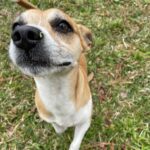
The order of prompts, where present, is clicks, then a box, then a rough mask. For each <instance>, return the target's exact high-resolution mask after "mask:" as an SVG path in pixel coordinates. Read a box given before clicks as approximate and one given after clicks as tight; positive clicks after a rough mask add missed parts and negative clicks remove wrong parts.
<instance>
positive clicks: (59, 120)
mask: <svg viewBox="0 0 150 150" xmlns="http://www.w3.org/2000/svg"><path fill="white" fill-rule="evenodd" d="M91 46H92V33H91V31H90V30H89V29H88V28H86V27H85V26H83V25H80V24H77V23H76V22H75V21H74V20H73V19H72V18H71V17H70V16H68V15H67V14H65V13H64V12H63V11H61V10H59V9H49V10H45V11H42V10H39V9H30V10H26V11H25V12H23V13H21V14H20V15H19V16H18V17H17V18H16V19H15V21H14V23H13V26H12V35H11V41H10V47H9V57H10V59H11V61H12V62H13V64H14V65H15V66H16V67H17V68H19V69H20V70H21V72H22V73H23V74H25V75H28V76H31V77H33V78H34V81H35V84H36V92H35V104H36V107H37V110H38V113H39V116H40V117H41V118H42V119H43V120H45V121H46V122H48V123H51V124H52V126H53V127H54V129H55V131H56V133H59V134H60V133H63V132H64V131H65V130H66V129H67V128H68V127H72V126H74V127H75V133H74V137H73V141H72V143H71V145H70V147H69V150H79V148H80V145H81V142H82V139H83V137H84V135H85V133H86V132H87V130H88V128H89V127H90V123H91V115H92V97H91V91H90V88H89V83H88V75H87V65H86V58H85V51H86V50H89V49H90V48H91Z"/></svg>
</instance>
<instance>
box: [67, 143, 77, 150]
mask: <svg viewBox="0 0 150 150" xmlns="http://www.w3.org/2000/svg"><path fill="white" fill-rule="evenodd" d="M69 150H79V146H78V145H75V144H73V143H72V144H71V145H70V147H69Z"/></svg>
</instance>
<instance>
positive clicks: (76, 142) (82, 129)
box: [69, 120, 90, 150]
mask: <svg viewBox="0 0 150 150" xmlns="http://www.w3.org/2000/svg"><path fill="white" fill-rule="evenodd" d="M89 127H90V121H89V120H88V121H87V122H84V123H82V124H78V125H77V126H76V127H75V133H74V138H73V141H72V143H71V145H70V148H69V150H79V148H80V145H81V142H82V139H83V137H84V135H85V133H86V131H87V130H88V128H89Z"/></svg>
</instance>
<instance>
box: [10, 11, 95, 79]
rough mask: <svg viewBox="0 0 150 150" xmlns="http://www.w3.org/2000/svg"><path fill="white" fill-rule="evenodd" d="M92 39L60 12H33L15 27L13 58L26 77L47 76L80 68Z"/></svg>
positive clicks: (18, 19) (83, 29) (28, 12)
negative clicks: (80, 60)
mask: <svg viewBox="0 0 150 150" xmlns="http://www.w3.org/2000/svg"><path fill="white" fill-rule="evenodd" d="M91 37H92V36H91V32H90V30H89V29H87V28H86V27H84V26H82V25H78V24H76V23H75V22H74V20H73V19H71V18H70V17H69V16H68V15H66V14H65V13H64V12H62V11H60V10H58V9H49V10H46V11H41V10H37V9H31V10H27V11H26V12H24V13H22V14H21V15H20V16H18V17H17V18H16V20H15V22H14V24H13V26H12V39H11V43H10V49H9V55H10V58H11V60H12V62H13V63H14V64H15V65H16V66H18V67H19V68H20V70H21V71H22V72H23V73H25V74H27V75H31V76H44V75H48V74H50V73H56V72H61V71H64V70H69V69H71V68H73V67H74V66H76V65H77V64H78V61H79V58H80V55H81V53H82V51H83V50H85V49H89V48H90V47H91V40H92V39H91Z"/></svg>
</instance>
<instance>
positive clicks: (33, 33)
mask: <svg viewBox="0 0 150 150" xmlns="http://www.w3.org/2000/svg"><path fill="white" fill-rule="evenodd" d="M42 39H43V33H42V32H41V30H39V29H37V28H35V27H31V26H26V25H23V26H17V27H16V28H15V29H14V30H13V32H12V40H13V42H14V44H15V45H16V46H17V47H19V48H21V49H25V50H30V49H32V48H34V47H35V46H36V45H37V43H39V42H40V41H41V40H42Z"/></svg>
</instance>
